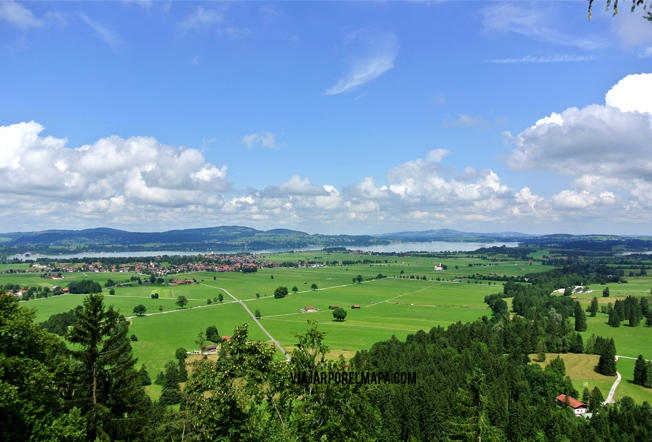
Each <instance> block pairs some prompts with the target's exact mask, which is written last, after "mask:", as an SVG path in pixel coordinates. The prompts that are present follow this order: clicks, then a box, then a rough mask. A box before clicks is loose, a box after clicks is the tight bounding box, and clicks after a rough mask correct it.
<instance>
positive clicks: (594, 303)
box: [589, 298, 598, 318]
mask: <svg viewBox="0 0 652 442" xmlns="http://www.w3.org/2000/svg"><path fill="white" fill-rule="evenodd" d="M589 312H591V317H592V318H593V317H595V316H596V315H597V314H598V298H593V299H592V300H591V306H590V307H589Z"/></svg>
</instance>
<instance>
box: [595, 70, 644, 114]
mask: <svg viewBox="0 0 652 442" xmlns="http://www.w3.org/2000/svg"><path fill="white" fill-rule="evenodd" d="M605 101H606V103H607V106H612V107H617V108H618V109H620V110H621V111H623V112H647V113H652V74H634V75H628V76H627V77H625V78H623V79H622V80H620V81H619V82H618V83H617V84H616V85H615V86H614V87H612V88H611V89H610V90H609V92H607V95H606V96H605Z"/></svg>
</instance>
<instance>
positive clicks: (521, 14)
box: [481, 2, 608, 49]
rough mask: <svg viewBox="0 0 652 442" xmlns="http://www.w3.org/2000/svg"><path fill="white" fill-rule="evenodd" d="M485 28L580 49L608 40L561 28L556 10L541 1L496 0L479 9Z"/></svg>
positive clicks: (592, 47)
mask: <svg viewBox="0 0 652 442" xmlns="http://www.w3.org/2000/svg"><path fill="white" fill-rule="evenodd" d="M481 12H482V15H483V25H484V30H485V31H486V32H488V33H499V34H510V33H513V34H518V35H522V36H524V37H527V38H531V39H534V40H537V41H542V42H547V43H553V44H558V45H563V46H575V47H578V48H580V49H594V48H599V47H604V46H606V45H607V44H608V43H607V42H606V41H605V40H604V39H603V38H602V37H600V36H595V35H594V36H587V37H580V36H575V35H572V34H569V33H567V32H564V31H562V30H561V29H559V28H558V27H557V25H556V22H557V20H556V18H555V14H553V13H552V11H551V10H550V9H549V7H548V5H545V4H544V3H537V4H536V6H532V7H528V6H524V5H520V4H518V3H516V2H507V3H499V4H496V5H493V6H489V7H486V8H484V9H483V10H482V11H481Z"/></svg>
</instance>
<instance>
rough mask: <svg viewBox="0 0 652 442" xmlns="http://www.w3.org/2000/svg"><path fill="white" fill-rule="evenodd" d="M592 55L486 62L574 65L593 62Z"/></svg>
mask: <svg viewBox="0 0 652 442" xmlns="http://www.w3.org/2000/svg"><path fill="white" fill-rule="evenodd" d="M595 60H597V58H596V57H595V56H594V55H559V54H556V55H538V56H535V55H526V56H525V57H521V58H498V59H496V58H494V59H491V60H486V62H487V63H499V64H505V63H508V64H511V63H575V62H580V61H595Z"/></svg>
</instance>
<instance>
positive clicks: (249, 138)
mask: <svg viewBox="0 0 652 442" xmlns="http://www.w3.org/2000/svg"><path fill="white" fill-rule="evenodd" d="M242 143H243V144H244V145H245V146H247V147H248V148H250V149H251V148H252V147H254V146H255V145H256V144H260V145H261V146H263V147H267V148H269V149H277V148H278V147H279V146H278V145H277V144H276V134H274V133H272V132H258V133H255V134H250V135H245V136H244V137H242Z"/></svg>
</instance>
